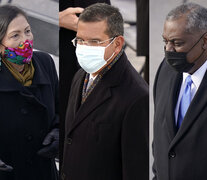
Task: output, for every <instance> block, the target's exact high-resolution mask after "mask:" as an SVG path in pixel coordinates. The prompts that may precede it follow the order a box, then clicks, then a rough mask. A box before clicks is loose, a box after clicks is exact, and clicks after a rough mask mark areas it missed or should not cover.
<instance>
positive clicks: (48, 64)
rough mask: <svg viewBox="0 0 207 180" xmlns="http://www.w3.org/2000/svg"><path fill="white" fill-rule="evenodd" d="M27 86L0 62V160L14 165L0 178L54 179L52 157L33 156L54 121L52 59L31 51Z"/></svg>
mask: <svg viewBox="0 0 207 180" xmlns="http://www.w3.org/2000/svg"><path fill="white" fill-rule="evenodd" d="M32 61H33V65H34V68H35V74H34V78H33V82H32V85H31V87H29V88H27V87H24V86H22V85H21V83H19V82H18V81H17V80H16V79H15V78H14V77H13V75H12V74H11V73H10V71H9V70H8V69H7V68H6V67H5V65H4V64H3V63H2V70H1V71H0V159H2V160H3V161H4V162H5V163H6V164H8V165H11V166H12V167H13V168H14V171H13V172H12V173H5V172H1V171H0V180H56V179H57V171H56V167H55V163H54V159H47V158H43V157H40V156H39V155H37V151H38V150H39V149H41V148H42V147H43V146H42V142H43V140H44V138H45V136H46V135H47V133H48V132H49V131H50V130H51V129H52V128H54V127H57V124H58V114H57V113H58V111H57V110H58V107H57V106H58V99H57V98H58V97H57V95H58V92H57V90H58V89H57V88H58V78H57V73H56V70H55V66H54V62H53V60H52V58H51V57H50V56H49V55H47V54H45V53H42V52H34V55H33V60H32Z"/></svg>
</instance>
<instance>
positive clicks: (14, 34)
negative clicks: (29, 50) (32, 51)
mask: <svg viewBox="0 0 207 180" xmlns="http://www.w3.org/2000/svg"><path fill="white" fill-rule="evenodd" d="M25 40H33V34H32V31H31V27H30V25H29V24H28V22H27V20H26V18H25V17H24V16H23V15H21V14H20V15H18V16H17V17H16V18H14V19H13V20H12V21H11V22H10V24H9V26H8V28H7V31H6V34H5V36H4V38H3V40H2V44H3V45H4V46H6V47H10V48H17V47H18V46H19V45H20V44H21V43H23V42H25ZM4 46H0V51H1V52H2V53H4V49H5V47H4Z"/></svg>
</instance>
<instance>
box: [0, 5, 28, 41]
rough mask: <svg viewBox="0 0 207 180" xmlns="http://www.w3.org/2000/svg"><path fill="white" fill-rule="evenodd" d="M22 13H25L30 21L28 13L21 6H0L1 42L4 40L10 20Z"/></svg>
mask: <svg viewBox="0 0 207 180" xmlns="http://www.w3.org/2000/svg"><path fill="white" fill-rule="evenodd" d="M20 14H21V15H23V16H24V17H25V18H26V19H27V21H28V17H27V15H26V13H25V12H24V11H23V10H21V9H20V8H18V7H17V6H13V5H3V6H0V43H1V42H2V40H3V38H4V36H5V34H6V31H7V28H8V26H9V24H10V22H11V21H12V20H13V19H14V18H16V17H17V16H18V15H20Z"/></svg>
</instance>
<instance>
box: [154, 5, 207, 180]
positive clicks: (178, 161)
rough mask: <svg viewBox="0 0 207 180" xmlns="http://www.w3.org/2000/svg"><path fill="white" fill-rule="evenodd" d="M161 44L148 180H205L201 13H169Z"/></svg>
mask: <svg viewBox="0 0 207 180" xmlns="http://www.w3.org/2000/svg"><path fill="white" fill-rule="evenodd" d="M163 39H164V42H165V59H164V61H163V62H162V63H161V65H160V67H159V69H158V71H157V75H156V78H155V83H154V103H155V115H154V141H153V153H154V165H153V170H154V175H155V176H154V180H206V178H207V171H206V167H207V154H206V152H207V143H206V137H207V121H206V120H207V51H206V49H207V9H206V8H204V7H202V6H200V5H198V4H194V3H187V4H183V5H180V6H178V7H176V8H175V9H173V10H172V11H171V12H170V13H169V14H168V15H167V18H166V21H165V24H164V31H163Z"/></svg>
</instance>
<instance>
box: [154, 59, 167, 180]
mask: <svg viewBox="0 0 207 180" xmlns="http://www.w3.org/2000/svg"><path fill="white" fill-rule="evenodd" d="M163 63H164V60H163V61H162V63H161V64H160V66H159V68H158V70H157V73H156V76H155V80H154V85H153V101H154V114H155V112H156V89H157V81H158V77H159V73H160V70H161V67H162V65H163ZM152 155H153V156H154V140H153V142H152ZM152 172H153V174H154V177H153V180H157V171H156V164H155V162H153V165H152Z"/></svg>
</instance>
